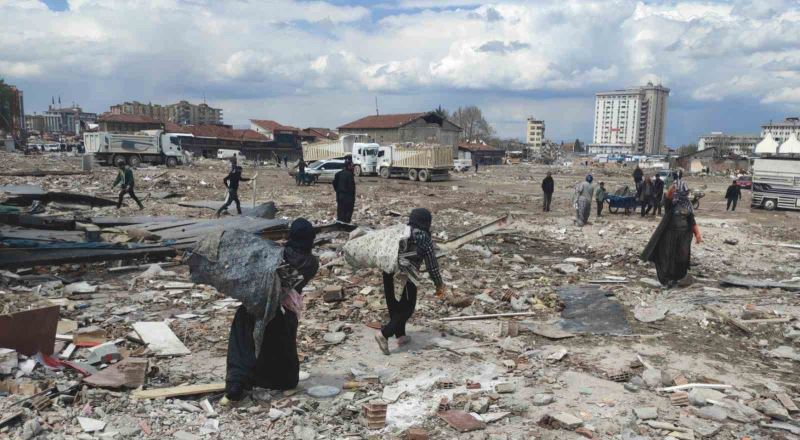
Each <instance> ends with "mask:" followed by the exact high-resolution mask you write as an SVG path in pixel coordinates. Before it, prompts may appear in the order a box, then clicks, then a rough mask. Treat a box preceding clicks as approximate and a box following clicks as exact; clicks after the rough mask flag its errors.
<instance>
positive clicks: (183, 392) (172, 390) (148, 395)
mask: <svg viewBox="0 0 800 440" xmlns="http://www.w3.org/2000/svg"><path fill="white" fill-rule="evenodd" d="M221 391H225V382H217V383H210V384H203V385H183V386H179V387H169V388H157V389H154V390H137V391H134V392H133V394H132V396H133V398H134V399H160V398H168V397H180V396H194V395H197V394H208V393H218V392H221Z"/></svg>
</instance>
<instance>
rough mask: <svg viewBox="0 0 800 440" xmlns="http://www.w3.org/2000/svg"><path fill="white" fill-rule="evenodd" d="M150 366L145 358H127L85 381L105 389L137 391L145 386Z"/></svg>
mask: <svg viewBox="0 0 800 440" xmlns="http://www.w3.org/2000/svg"><path fill="white" fill-rule="evenodd" d="M148 365H149V362H148V360H147V359H145V358H126V359H123V360H122V361H120V362H118V363H116V364H114V365H111V366H109V367H108V368H105V369H104V370H101V371H99V372H97V373H95V374H92V375H91V376H89V377H87V378H84V379H83V381H84V382H85V383H87V384H89V385H94V386H97V387H103V388H129V389H135V388H139V387H141V386H142V385H144V381H145V375H146V374H147V367H148Z"/></svg>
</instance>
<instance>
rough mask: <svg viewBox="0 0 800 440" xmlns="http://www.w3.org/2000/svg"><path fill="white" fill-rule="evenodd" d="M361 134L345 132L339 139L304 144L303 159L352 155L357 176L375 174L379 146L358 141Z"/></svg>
mask: <svg viewBox="0 0 800 440" xmlns="http://www.w3.org/2000/svg"><path fill="white" fill-rule="evenodd" d="M360 136H364V135H360V134H345V135H342V136H341V137H340V138H339V140H338V141H335V142H324V143H314V144H305V145H303V159H304V160H305V161H306V162H308V163H311V162H315V161H318V160H329V159H343V158H344V157H346V156H351V158H352V159H353V166H354V170H353V173H354V174H355V175H356V176H374V175H376V174H377V173H378V171H377V168H376V164H377V156H378V148H380V145H378V144H376V143H366V142H356V139H357V138H358V137H360Z"/></svg>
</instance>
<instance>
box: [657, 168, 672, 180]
mask: <svg viewBox="0 0 800 440" xmlns="http://www.w3.org/2000/svg"><path fill="white" fill-rule="evenodd" d="M670 174H672V171H670V170H661V171H659V172H657V173H656V175H657V176H658V177H659V178H660V179H661V180H666V178H667V177H669V175H670Z"/></svg>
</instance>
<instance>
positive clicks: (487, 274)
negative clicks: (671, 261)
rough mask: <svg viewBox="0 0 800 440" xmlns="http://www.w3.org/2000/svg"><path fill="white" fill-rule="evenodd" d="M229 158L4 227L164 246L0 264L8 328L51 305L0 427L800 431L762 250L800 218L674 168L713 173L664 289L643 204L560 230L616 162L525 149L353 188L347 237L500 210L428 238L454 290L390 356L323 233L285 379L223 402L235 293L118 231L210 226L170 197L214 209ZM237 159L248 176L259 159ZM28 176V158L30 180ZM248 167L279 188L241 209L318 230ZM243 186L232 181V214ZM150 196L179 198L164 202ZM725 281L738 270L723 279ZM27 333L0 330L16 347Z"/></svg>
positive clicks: (287, 431)
mask: <svg viewBox="0 0 800 440" xmlns="http://www.w3.org/2000/svg"><path fill="white" fill-rule="evenodd" d="M0 155H1V156H0V160H2V161H3V163H4V164H7V166H8V167H9V169H10V170H12V171H15V174H19V175H9V176H2V177H0V185H17V186H19V185H36V186H39V187H41V188H42V189H43V191H44V192H45V193H46V192H48V191H51V192H56V191H57V192H70V193H80V194H86V195H91V196H93V197H96V198H106V199H112V200H113V199H114V197H115V193H113V192H112V191H110V189H109V188H110V186H111V182H112V181H113V179H114V178H115V177H116V171H115V170H113V169H111V168H107V167H96V168H95V169H94V171H93V172H92V173H91V174H74V175H61V174H54V175H48V174H47V172H46V171H47V170H54V171H62V172H64V171H75V172H78V171H79V170H80V160H79V158H74V157H62V156H60V155H42V156H35V157H34V156H32V157H23V156H19V155H15V154H9V153H0ZM226 167H227V164H226V163H225V162H222V161H216V160H207V159H198V160H196V161H194V162H193V163H192V164H191V165H188V166H181V167H176V168H170V169H166V168H164V167H142V168H139V169H137V170H136V176H137V183H138V182H140V183H141V188H138V187H137V193H139V194H140V197H141V198H142V199H143V202H144V204H145V210H144V211H142V212H139V211H138V210H136V208H135V207H132V206H127V207H123V208H122V209H121V210H120V211H119V212H117V211H116V210H115V209H114V207H113V206H112V207H109V206H98V205H96V204H89V205H87V204H81V203H78V202H74V201H73V202H70V203H68V204H67V203H65V202H49V203H45V204H43V206H42V207H41V209H42V210H43V212H41V213H39V214H35V215H33V216H31V217H34V218H36V219H43V218H47V219H48V220H47V222H49V224H50V225H57V228H64V227H67V226H72V227H73V229H69V230H66V229H50V230H47V229H36V228H32V227H31V228H29V227H23V226H19V225H11V224H9V223H8V222H6V221H5V220H2V221H0V240H5V238H4V237H6V236H5V235H3V234H5V233H8V234H11V233H12V232H13V233H15V234H18V236H19V237H22V236H23V235H31V234H39V235H43V234H45V232H43V231H49V232H47V234H49V235H48V237H45V238H43V240H45V241H47V242H51V241H59V242H63V241H74V240H80V242H81V243H84V242H88V238H87V234H86V231H79V232H80V234H76V233H75V232H76V230H75V229H74V224H71V223H70V222H72V223H75V222H77V223H81V224H86V225H91V226H95V227H96V228H97V231H95V232H96V235H97V237H96V239H97V240H100V241H99V243H121V242H122V240H126V241H125V243H128V241H127V240H133V241H136V245H137V246H140V247H142V246H145V247H146V246H150V247H152V248H153V249H156V248H157V249H164V248H168V249H169V252H167V250H164V251H163V252H162V251H159V252H152V253H150V254H149V255H148V256H147V258H143V257H140V256H138V255H140V254H135V255H134V254H126V255H125V256H124V257H123V256H120V255H119V254H113V253H111V254H108V255H107V256H106V257H103V258H98V259H94V260H92V261H79V262H69V261H67V262H63V263H61V262H59V263H53V264H44V265H40V264H35V265H28V266H19V265H13V266H8V267H0V325H3V320H4V318H5V317H6V316H13V315H14V314H16V313H21V312H29V311H30V310H28V309H29V308H31V307H39V306H41V305H42V304H46V305H47V306H54V307H57V310H58V313H57V315H55V317H54V319H52V322H51V324H52V331H51V332H50V333H48V334H49V335H50V336H48V338H49V347H50V349H49V350H48V349H47V348H48V346H47V345H44V346H43V345H41V344H40V341H35V342H36V345H35V346H37V347H45V348H43V349H39V350H38V351H39V352H38V353H37V352H35V351H34V352H31V353H25V352H24V351H22V350H21V349H18V348H14V347H8V348H6V347H2V348H0V438H11V439H18V438H19V439H22V438H24V439H30V438H48V439H105V438H118V439H124V438H159V437H164V438H178V439H206V438H226V439H227V438H289V439H291V438H296V439H360V438H385V439H403V438H407V439H428V438H429V439H440V438H448V439H449V438H459V439H461V438H463V439H508V440H516V439H527V438H543V439H562V438H565V439H578V438H596V439H634V438H642V439H646V438H669V439H688V438H693V439H699V438H740V439H741V438H752V439H755V438H792V437H790V436H791V435H798V434H797V432H800V424H798V421H797V418H798V412H797V404H798V402H800V386H798V383H797V372H798V371H800V364H799V362H800V357H799V356H798V355H797V353H798V352H800V348H798V347H800V346H798V344H800V323H798V320H797V318H798V317H799V316H800V296H799V295H798V292H797V291H796V290H793V287H792V286H793V285H795V284H797V283H798V280H800V252H798V251H797V249H796V248H792V247H781V246H778V245H779V244H793V245H796V244H798V237H800V217H798V214H797V213H792V212H782V211H775V212H769V213H768V212H766V211H756V210H752V211H750V210H748V209H747V205H748V203H747V202H748V200H742V202H741V204H740V209H739V210H737V211H736V212H735V213H730V212H728V213H726V212H725V209H724V199H723V198H722V194H723V193H724V190H725V188H726V186H727V184H728V183H729V181H728V179H727V177H714V176H711V177H689V178H688V179H687V180H688V183H689V185H690V186H696V187H700V186H703V187H705V189H704V191H705V192H706V198H705V199H704V201H703V206H701V208H700V209H699V210H698V212H697V220H698V223H699V224H700V227H701V229H702V231H703V237H704V243H702V244H700V245H694V246H693V248H692V264H693V266H692V268H691V273H692V275H693V277H694V282H693V283H692V284H691V285H689V286H687V287H678V288H674V289H665V288H662V287H661V286H660V284H658V283H657V282H656V281H655V279H656V274H655V270H654V268H653V267H652V266H651V265H649V264H644V263H642V262H640V261H639V259H638V255H639V253H640V251H641V249H642V247H643V246H644V244H645V243H646V241H647V239H648V238H649V237H650V234H651V233H652V231H653V230H654V229H655V227H656V225H657V219H654V218H652V217H645V218H642V217H640V216H639V215H638V214H637V215H624V214H621V213H620V214H607V215H605V214H604V216H603V217H601V218H599V219H598V218H596V217H595V216H594V213H593V215H592V218H591V220H590V221H591V224H589V225H587V226H585V227H583V228H577V227H575V226H574V225H573V221H572V220H573V217H574V213H573V211H572V210H571V207H570V206H569V204H570V197H569V194H570V190H571V187H572V185H573V184H574V183H577V182H579V181H582V180H583V176H584V175H585V174H586V173H587V172H592V173H593V174H594V176H595V180H596V181H597V180H603V181H605V182H606V187H611V188H613V187H616V186H617V185H618V184H623V183H625V184H627V183H629V182H628V181H629V180H630V171H631V170H630V169H620V170H613V169H609V170H603V169H591V170H590V169H586V168H579V167H575V168H572V167H552V168H548V167H543V166H538V165H531V164H525V163H524V164H521V165H516V166H504V167H482V168H481V170H480V173H479V174H477V175H474V174H472V173H460V174H458V175H454V176H453V177H452V179H451V181H449V182H440V183H430V184H419V183H416V182H414V183H412V182H408V181H402V180H390V181H384V180H382V179H380V178H377V177H375V178H372V177H364V178H359V179H357V183H358V185H359V186H358V199H357V202H356V212H355V214H354V221H355V222H356V223H358V225H359V226H361V227H362V228H359V229H357V230H356V231H353V233H352V236H353V238H356V237H358V236H362V237H363V236H365V235H367V234H368V233H369V231H375V230H381V229H385V228H387V227H390V226H393V225H396V224H398V223H401V222H403V221H404V218H403V217H397V216H396V213H400V214H406V213H408V212H410V210H411V209H412V208H413V207H417V206H425V207H428V208H430V209H431V210H432V211H433V213H434V222H433V228H432V229H433V233H434V238H435V240H436V241H438V242H439V243H442V244H443V243H445V242H447V241H448V239H452V238H454V237H459V236H461V235H462V234H464V233H466V232H468V231H472V230H474V229H475V228H478V227H480V226H482V225H485V224H487V223H490V222H492V221H494V220H495V219H497V218H498V217H500V216H502V215H504V214H505V213H511V214H512V215H513V218H514V221H513V223H512V224H511V225H507V226H504V227H503V228H500V229H499V230H496V231H493V232H491V233H490V234H489V235H485V236H480V237H477V238H474V239H471V241H469V243H468V244H466V245H462V246H460V247H456V248H454V249H444V248H443V249H442V252H441V253H440V257H439V262H440V266H441V269H442V275H443V278H444V280H445V283H446V284H447V292H448V298H445V299H437V298H436V297H434V295H432V293H433V291H434V288H433V285H432V283H431V282H430V281H429V280H428V278H427V275H426V276H424V277H423V278H422V281H421V285H420V297H419V299H418V302H417V309H416V312H415V314H414V316H413V318H412V320H411V321H410V322H409V328H408V333H409V335H410V336H411V339H410V342H409V343H408V344H407V345H404V346H402V347H398V346H397V345H396V344H395V342H394V341H393V340H392V341H390V350H391V355H390V356H388V357H387V356H384V355H383V354H382V353H381V352H380V351H379V350H378V347H377V346H376V344H375V342H374V340H373V333H374V332H375V331H376V328H379V326H380V323H382V322H384V321H385V320H386V318H387V313H386V308H385V302H384V301H385V300H384V298H383V286H382V280H381V274H380V270H379V269H377V268H374V267H363V268H359V269H354V268H353V267H351V266H350V265H348V264H347V263H346V262H345V258H344V252H343V247H344V245H345V243H347V242H348V240H349V239H350V236H351V233H350V232H349V230H334V229H323V230H321V231H320V233H318V236H317V239H318V244H317V246H316V247H315V251H314V252H315V253H316V254H317V255H318V256H320V258H321V270H320V272H319V274H318V275H317V277H316V278H314V279H313V280H312V282H311V283H310V284H309V285H308V286H307V287H306V288H305V289H304V291H303V296H304V302H305V310H304V312H303V315H302V318H301V319H300V327H299V330H298V337H297V341H298V351H299V357H300V362H301V366H300V368H301V370H302V372H301V379H302V380H301V382H300V384H299V385H298V388H297V389H295V390H290V391H286V392H276V391H270V390H262V389H254V390H252V391H250V392H249V393H248V395H247V397H246V398H245V399H244V401H242V402H241V403H240V404H239V405H237V406H234V407H222V406H220V405H219V400H220V398H221V397H222V390H223V389H224V380H225V355H226V348H227V339H228V331H229V328H230V322H231V320H232V318H233V314H234V312H235V310H236V307H237V306H238V305H239V302H238V301H237V300H235V299H232V298H226V297H225V296H223V295H222V294H220V293H219V292H218V291H217V290H216V289H215V288H213V287H211V286H209V285H205V284H198V283H194V282H192V280H191V279H190V275H189V269H188V266H187V264H186V261H187V254H186V251H187V248H180V246H176V245H175V244H174V243H165V242H164V238H163V237H160V236H159V238H154V237H152V236H150V235H149V234H145V235H137V234H136V233H132V234H131V233H126V232H125V230H124V228H125V227H126V226H122V225H119V224H117V223H120V222H122V223H125V222H133V223H128V225H130V224H139V225H141V224H145V223H142V221H143V220H142V219H137V217H149V218H151V219H156V218H161V219H163V218H167V217H168V218H170V219H171V220H169V221H170V222H181V221H187V222H197V221H207V220H208V221H210V220H213V219H212V217H213V211H211V210H209V209H207V208H203V207H199V205H198V206H180V205H179V203H183V202H191V201H196V200H204V201H214V200H221V199H222V198H223V197H224V186H223V184H222V177H223V176H224V175H225V173H226ZM244 168H245V173H246V174H248V175H250V174H255V170H253V165H252V164H249V163H245V164H244ZM35 169H38V170H43V172H42V173H28V172H25V171H26V170H35ZM547 170H551V171H553V175H554V178H555V180H556V194H555V196H554V210H553V212H551V213H547V214H543V213H542V212H541V206H540V205H541V197H540V196H541V194H540V191H539V184H540V181H541V179H542V177H543V176H544V173H545V172H546V171H547ZM250 171H253V172H252V173H251V172H250ZM258 173H259V183H258V188H259V192H258V194H257V195H256V197H255V199H256V206H258V205H262V204H264V203H267V202H274V205H269V206H271V207H272V208H275V209H277V214H276V215H275V220H267V219H264V218H253V219H252V220H247V221H248V222H250V221H252V222H256V221H257V222H267V221H276V222H277V221H280V222H286V221H290V220H291V219H293V218H296V217H299V216H303V217H305V218H307V219H309V220H310V221H311V222H312V223H313V224H315V225H327V224H330V223H331V219H332V218H333V217H334V215H335V203H334V197H333V195H332V193H331V191H330V189H329V188H328V187H327V185H317V186H310V187H297V186H295V183H294V180H293V179H292V178H291V177H289V176H288V175H287V174H286V170H285V169H284V170H280V169H276V168H274V167H269V168H259V169H258ZM31 174H33V175H31ZM452 186H457V189H458V190H457V191H453V190H452V189H451V187H452ZM250 188H251V187H245V186H243V187H242V188H241V190H240V198H241V200H242V201H246V202H245V203H244V204H245V205H247V206H248V207H251V206H252V204H251V203H250V200H252V199H253V194H252V190H251V189H250ZM163 192H172V193H175V194H180V196H178V197H174V198H169V199H162V198H159V197H158V194H156V193H163ZM150 193H153V196H151V197H148V194H150ZM748 197H749V194H746V192H745V199H747V198H748ZM2 200H3V195H2V194H0V203H2ZM183 204H187V203H183ZM189 205H191V203H189ZM271 212H272V210H271V209H270V213H271ZM270 216H271V215H270ZM4 219H6V218H5V217H4ZM14 219H15V220H13V221H15V222H17V223H19V222H20V221H24V222H28V223H26V224H31V223H30V222H33V223H37V222H38V223H37V224H39V223H41V222H42V221H43V220H31V219H29V218H22V217H14ZM21 219H22V220H21ZM92 219H95V220H96V222H95V223H93V222H92ZM98 219H102V220H98ZM113 219H117V220H113ZM8 221H12V220H8ZM226 221H227V222H235V221H242V220H240V219H238V216H228V217H223V218H222V220H221V223H220V224H224V222H226ZM154 223H155V222H153V224H154ZM248 224H255V223H248ZM261 224H264V223H259V225H261ZM88 229H93V228H91V227H90V228H88ZM156 229H157V228H156ZM143 230H145V229H143ZM145 231H146V232H149V233H152V234H156V236H158V231H152V230H150V229H146V230H145ZM276 231H277V232H276ZM67 232H69V233H70V234H66V233H67ZM272 232H273V233H274V234H276V235H269V233H270V231H269V230H263V231H260V232H259V234H262V236H264V237H267V236H269V237H272V238H275V239H278V240H280V239H282V238H283V237H282V236H281V235H280V234H281V233H282V232H281V230H280V229H277V230H273V231H272ZM93 234H94V232H93ZM31 236H32V235H31ZM134 236H136V237H138V238H132V237H134ZM92 239H95V238H92ZM137 240H139V241H137ZM179 240H180V239H179ZM192 240H194V238H192ZM733 241H735V242H736V244H735V245H732V244H730V243H732V242H733ZM0 243H6V242H5V241H0ZM93 243H98V242H93ZM3 246H5V244H0V254H1V253H3V252H4V251H6V250H7V249H6V248H5V247H3ZM187 246H189V245H187ZM134 247H135V246H131V248H134ZM95 252H97V250H95ZM104 252H107V251H104ZM62 257H63V256H61V255H59V258H62ZM59 261H60V260H59ZM731 274H733V275H735V276H736V277H739V278H734V279H731V278H727V280H728V281H727V282H726V283H721V282H720V281H721V280H722V279H723V278H725V277H726V276H728V275H731ZM743 279H744V280H745V281H746V282H747V284H748V286H749V287H748V286H742V285H741V284H743V283H745V281H743ZM734 281H735V282H734ZM582 292H583V293H586V292H589V293H593V294H597V292H600V293H601V294H598V295H599V296H601V297H602V298H600V299H602V300H603V301H604V303H603V304H605V305H606V306H609V307H608V308H604V309H603V310H607V311H609V312H608V313H611V311H613V315H614V316H613V319H614V322H613V324H614V329H613V330H612V331H602V330H603V328H602V327H601V326H599V324H598V323H590V322H588V320H590V319H592V318H595V317H593V316H592V314H591V310H589V311H581V310H577V309H574V307H577V306H579V305H580V302H579V301H577V300H578V299H580V295H581V294H582ZM589 293H586V294H587V295H588V294H589ZM455 299H458V300H455ZM465 299H466V300H465ZM32 300H35V301H34V302H31V301H32ZM39 301H41V302H43V303H39ZM30 304H34V306H30V307H29V305H30ZM612 306H613V307H612ZM576 310H577V311H576ZM709 310H717V311H720V312H722V313H723V314H724V316H727V317H729V318H730V319H725V318H724V317H722V316H723V315H720V314H717V313H714V312H711V311H709ZM572 311H576V312H575V313H572ZM515 314H516V315H515ZM498 315H502V316H498ZM443 318H456V319H448V320H443ZM609 318H611V316H610V315H609ZM575 320H578V321H581V320H586V322H575ZM732 321H733V322H734V323H733V324H732V323H731V322H732ZM580 324H585V325H580ZM737 326H741V327H744V328H745V329H747V331H743V330H742V329H741V328H739V327H737ZM621 329H622V330H624V331H622V330H621ZM28 336H29V335H27V334H26V333H25V332H20V333H19V334H17V335H15V337H14V339H15V340H20V341H19V342H30V341H27V340H25V339H26V338H27V337H28ZM48 351H49V352H48ZM709 387H710V388H709ZM780 436H783V437H780Z"/></svg>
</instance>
